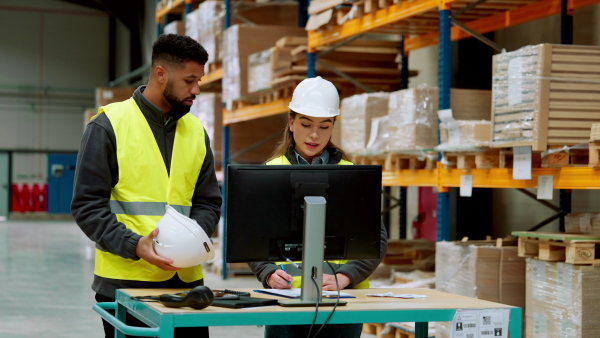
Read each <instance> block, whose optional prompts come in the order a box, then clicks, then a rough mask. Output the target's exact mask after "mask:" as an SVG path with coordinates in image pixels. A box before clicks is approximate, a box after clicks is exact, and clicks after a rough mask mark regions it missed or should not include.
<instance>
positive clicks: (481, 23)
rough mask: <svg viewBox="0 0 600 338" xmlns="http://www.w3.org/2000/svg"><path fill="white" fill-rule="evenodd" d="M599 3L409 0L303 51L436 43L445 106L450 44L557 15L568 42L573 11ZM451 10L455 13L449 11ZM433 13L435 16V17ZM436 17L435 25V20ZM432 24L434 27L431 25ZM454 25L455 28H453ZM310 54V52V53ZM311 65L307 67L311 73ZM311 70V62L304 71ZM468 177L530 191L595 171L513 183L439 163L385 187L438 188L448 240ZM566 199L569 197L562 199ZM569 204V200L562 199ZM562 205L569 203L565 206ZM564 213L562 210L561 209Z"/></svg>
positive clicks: (571, 183)
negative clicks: (382, 41)
mask: <svg viewBox="0 0 600 338" xmlns="http://www.w3.org/2000/svg"><path fill="white" fill-rule="evenodd" d="M598 2H600V0H568V1H567V0H542V1H539V0H523V1H519V2H506V1H498V0H487V1H486V0H477V1H473V0H413V1H410V2H409V1H403V2H400V3H397V4H393V5H389V6H388V7H385V8H381V9H379V10H376V11H373V12H371V13H368V14H364V15H363V16H361V17H359V18H355V19H352V20H349V21H347V22H345V23H344V24H342V25H339V26H335V27H332V28H329V29H324V30H320V31H311V32H309V41H308V50H309V52H312V53H314V52H315V51H316V50H317V47H322V46H332V45H336V44H340V43H343V42H344V41H347V40H349V39H352V38H353V37H355V36H357V35H360V34H364V33H388V34H389V33H390V31H393V32H394V34H400V35H403V36H408V35H413V37H411V38H408V39H405V40H404V41H403V43H404V45H403V47H404V50H405V51H406V52H409V51H411V50H415V49H418V48H422V47H426V46H430V45H434V44H438V45H439V78H438V81H439V109H447V108H450V76H451V73H450V72H451V64H452V56H451V42H452V41H455V40H459V39H463V38H467V37H471V36H474V37H476V38H478V39H480V40H482V41H483V42H485V43H490V41H489V40H486V39H485V38H484V37H483V36H482V35H481V34H483V33H487V32H493V31H496V30H499V29H502V28H506V27H510V26H514V25H517V24H521V23H524V22H528V21H532V20H536V19H540V18H543V17H547V16H550V15H554V14H559V13H561V14H562V16H561V23H562V30H561V40H562V43H566V44H569V43H572V13H573V10H575V9H577V8H581V7H584V6H587V5H591V4H594V3H598ZM451 10H454V11H451ZM436 14H437V15H436ZM435 16H437V17H438V20H437V23H436V22H435V21H434V20H435V19H434V18H435ZM432 23H433V24H432ZM452 25H454V26H452ZM313 55H314V54H313ZM311 66H312V69H311ZM311 70H312V71H314V62H312V63H309V71H311ZM467 173H468V174H470V175H473V187H486V188H533V187H536V186H537V176H539V175H553V176H554V188H555V189H561V196H563V195H564V194H563V192H564V190H563V189H598V188H600V184H598V178H599V177H600V170H596V169H594V168H560V169H534V170H533V173H532V175H533V179H532V180H525V181H521V180H513V179H512V171H511V170H509V169H491V170H477V169H475V170H470V171H468V172H465V171H464V170H457V169H454V170H444V169H442V168H441V165H438V168H437V169H434V170H402V171H400V172H394V173H391V172H388V173H384V178H383V185H384V186H401V187H405V186H434V187H437V188H438V192H439V193H438V210H437V215H438V217H437V219H438V227H437V228H438V229H437V237H438V240H440V241H441V240H448V239H449V237H450V233H449V230H450V229H449V217H448V208H449V202H448V194H447V191H448V188H449V187H459V186H460V176H461V175H465V174H467ZM565 197H570V196H565ZM567 200H568V201H567ZM567 202H570V198H564V203H563V199H561V207H562V206H563V205H564V206H565V208H569V209H570V203H567ZM566 204H569V205H568V206H567V205H566ZM563 210H565V209H563Z"/></svg>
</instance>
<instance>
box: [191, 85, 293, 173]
mask: <svg viewBox="0 0 600 338" xmlns="http://www.w3.org/2000/svg"><path fill="white" fill-rule="evenodd" d="M190 113H192V114H193V115H195V116H196V117H198V118H199V119H200V121H201V122H202V124H203V126H204V129H205V130H206V132H207V133H208V135H209V137H210V141H211V148H212V150H213V154H214V156H215V164H216V166H217V168H220V166H221V161H222V157H221V150H222V144H223V139H222V137H223V136H222V130H223V104H222V102H221V94H219V93H202V94H200V95H198V96H197V97H196V100H195V101H194V104H193V105H192V109H191V110H190ZM286 121H287V116H286V115H284V114H279V115H275V116H270V117H265V118H261V119H256V120H250V121H245V122H238V123H233V124H231V125H229V154H230V163H247V164H260V163H264V162H265V161H266V160H267V159H268V158H269V156H270V155H271V153H272V152H273V150H274V149H275V146H276V145H277V142H278V141H279V139H280V137H275V138H272V139H270V140H269V141H267V142H265V141H264V140H265V139H266V138H268V137H270V136H273V135H276V136H279V135H281V136H283V130H284V128H285V125H286ZM252 145H257V146H256V147H253V148H250V146H252Z"/></svg>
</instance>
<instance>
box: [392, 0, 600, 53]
mask: <svg viewBox="0 0 600 338" xmlns="http://www.w3.org/2000/svg"><path fill="white" fill-rule="evenodd" d="M598 2H600V0H570V1H569V5H568V6H569V10H571V11H572V10H574V9H577V8H581V7H585V6H588V5H591V4H594V3H598ZM558 13H560V0H544V1H540V2H538V3H535V4H531V5H527V6H523V7H520V8H517V9H513V10H509V11H505V12H502V13H498V14H495V15H491V16H489V17H485V18H482V19H478V20H473V21H471V22H468V23H466V25H467V26H468V27H469V28H471V29H473V30H475V31H476V32H478V33H481V34H484V33H489V32H493V31H497V30H499V29H503V28H507V27H511V26H515V25H518V24H521V23H525V22H528V21H532V20H536V19H541V18H544V17H547V16H551V15H555V14H558ZM469 37H471V35H470V34H469V33H467V32H465V31H463V30H461V29H460V28H458V27H456V26H453V27H452V29H451V32H450V38H451V40H452V41H456V40H460V39H464V38H469ZM438 43H439V32H437V31H435V32H431V33H427V34H423V35H419V36H416V37H413V38H410V39H406V41H405V47H404V48H405V49H406V51H411V50H415V49H419V48H423V47H427V46H432V45H436V44H438Z"/></svg>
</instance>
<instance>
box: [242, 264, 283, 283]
mask: <svg viewBox="0 0 600 338" xmlns="http://www.w3.org/2000/svg"><path fill="white" fill-rule="evenodd" d="M248 266H249V267H250V270H252V273H253V274H254V275H255V276H256V278H257V279H258V281H259V282H261V283H262V285H263V287H264V288H265V289H270V288H271V287H270V286H269V285H268V284H267V279H268V278H269V276H271V274H272V273H273V272H275V270H277V269H279V268H278V267H277V265H275V263H273V262H251V263H248Z"/></svg>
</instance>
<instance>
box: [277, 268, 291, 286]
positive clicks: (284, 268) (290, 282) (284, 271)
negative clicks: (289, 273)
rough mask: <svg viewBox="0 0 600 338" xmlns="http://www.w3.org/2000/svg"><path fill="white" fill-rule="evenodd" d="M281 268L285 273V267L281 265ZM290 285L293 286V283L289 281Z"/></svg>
mask: <svg viewBox="0 0 600 338" xmlns="http://www.w3.org/2000/svg"><path fill="white" fill-rule="evenodd" d="M279 266H280V267H281V270H283V271H284V272H285V268H284V267H283V264H281V263H279ZM287 282H288V284H290V285H292V282H290V281H287Z"/></svg>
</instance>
